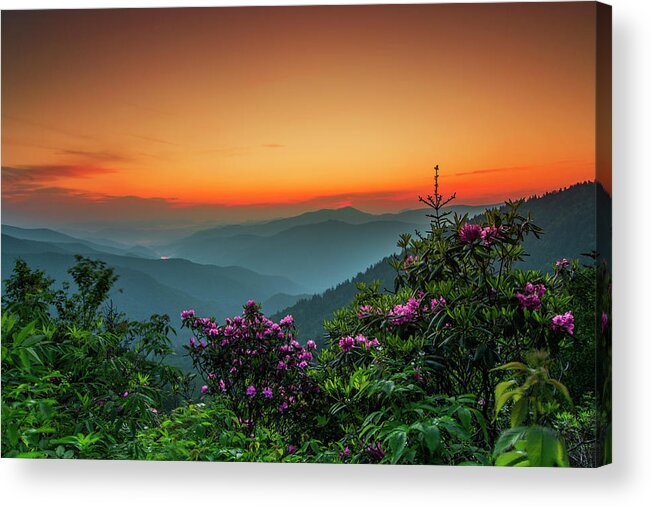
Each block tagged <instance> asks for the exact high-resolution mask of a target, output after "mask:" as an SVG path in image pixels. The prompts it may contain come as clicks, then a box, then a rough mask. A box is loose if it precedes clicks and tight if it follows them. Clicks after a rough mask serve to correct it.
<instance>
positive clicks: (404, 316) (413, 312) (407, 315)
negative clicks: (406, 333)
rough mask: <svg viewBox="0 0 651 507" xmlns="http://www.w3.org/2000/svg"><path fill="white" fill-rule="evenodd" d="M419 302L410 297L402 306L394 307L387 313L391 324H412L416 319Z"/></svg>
mask: <svg viewBox="0 0 651 507" xmlns="http://www.w3.org/2000/svg"><path fill="white" fill-rule="evenodd" d="M419 308H420V300H419V299H416V298H414V297H410V298H409V299H408V300H407V303H406V304H404V305H396V306H394V307H393V309H392V310H391V311H389V318H390V320H391V322H392V323H393V324H396V325H400V324H406V323H408V322H413V321H415V320H416V318H417V317H418V310H419Z"/></svg>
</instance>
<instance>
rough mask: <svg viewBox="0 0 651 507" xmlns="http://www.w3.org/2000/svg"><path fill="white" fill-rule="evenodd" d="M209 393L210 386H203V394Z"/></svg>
mask: <svg viewBox="0 0 651 507" xmlns="http://www.w3.org/2000/svg"><path fill="white" fill-rule="evenodd" d="M207 392H208V386H201V394H206V393H207Z"/></svg>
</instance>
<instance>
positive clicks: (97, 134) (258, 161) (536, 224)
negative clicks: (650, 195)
mask: <svg viewBox="0 0 651 507" xmlns="http://www.w3.org/2000/svg"><path fill="white" fill-rule="evenodd" d="M610 24H611V13H610V7H608V6H606V5H602V4H598V3H593V2H580V3H579V2H577V3H574V2H567V3H526V4H519V3H512V4H481V5H475V4H456V5H455V4H445V5H436V4H432V5H391V6H355V7H352V6H338V7H323V6H322V7H319V6H310V7H272V8H260V7H256V8H201V9H200V8H192V9H137V10H126V9H125V10H120V9H117V10H66V11H57V10H52V11H5V12H3V13H2V76H3V82H2V88H3V94H2V110H3V115H2V127H3V137H2V220H3V223H2V279H3V298H2V340H3V343H2V345H3V354H2V396H3V420H2V456H3V457H6V458H11V457H13V458H83V459H138V460H207V461H266V462H285V463H290V462H291V463H294V462H319V463H337V464H352V463H377V464H386V463H391V464H431V465H462V464H463V465H465V464H474V465H498V466H532V467H541V466H542V467H548V466H549V467H553V466H558V467H567V466H571V467H596V466H600V465H603V464H606V463H609V462H610V460H611V449H612V443H611V436H610V435H611V430H610V421H611V413H610V407H611V399H610V385H611V368H610V355H611V354H610V350H611V349H610V343H611V342H610V340H611V316H610V287H611V285H610V264H609V261H610V228H611V226H610V223H611V221H610V213H611V211H610V210H611V178H610V170H611V167H610V157H611V155H610V135H611V134H610V107H611V101H610V93H611V92H610V74H611V70H610V59H611V56H610V55H611V53H610V37H611V36H610ZM550 34H553V36H551V37H550Z"/></svg>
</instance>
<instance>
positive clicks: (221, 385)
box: [218, 378, 226, 392]
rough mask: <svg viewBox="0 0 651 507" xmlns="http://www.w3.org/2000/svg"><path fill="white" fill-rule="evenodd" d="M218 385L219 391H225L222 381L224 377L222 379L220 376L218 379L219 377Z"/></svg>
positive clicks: (224, 383) (224, 384)
mask: <svg viewBox="0 0 651 507" xmlns="http://www.w3.org/2000/svg"><path fill="white" fill-rule="evenodd" d="M218 385H219V390H220V391H221V392H224V391H226V382H224V379H223V378H220V379H219V382H218Z"/></svg>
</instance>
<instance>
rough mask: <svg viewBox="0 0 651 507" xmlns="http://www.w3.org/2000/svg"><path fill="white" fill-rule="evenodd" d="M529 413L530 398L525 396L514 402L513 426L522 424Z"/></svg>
mask: <svg viewBox="0 0 651 507" xmlns="http://www.w3.org/2000/svg"><path fill="white" fill-rule="evenodd" d="M528 414H529V400H528V399H527V398H525V397H522V398H520V399H519V400H518V401H516V402H515V403H514V404H513V408H512V409H511V428H515V427H517V426H520V425H521V424H522V423H523V422H524V421H525V419H526V418H527V415H528Z"/></svg>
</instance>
